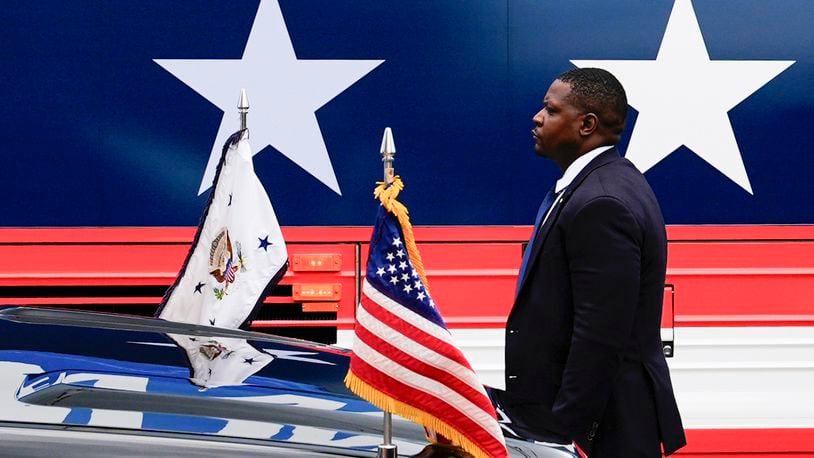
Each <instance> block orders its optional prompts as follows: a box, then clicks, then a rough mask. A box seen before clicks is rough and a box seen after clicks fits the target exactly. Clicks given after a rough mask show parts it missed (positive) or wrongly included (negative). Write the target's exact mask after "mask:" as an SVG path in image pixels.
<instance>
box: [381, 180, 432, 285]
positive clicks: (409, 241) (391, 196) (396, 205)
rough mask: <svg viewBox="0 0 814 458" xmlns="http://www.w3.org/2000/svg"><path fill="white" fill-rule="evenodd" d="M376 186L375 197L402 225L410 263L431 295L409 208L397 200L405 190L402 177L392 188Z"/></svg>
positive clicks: (382, 184)
mask: <svg viewBox="0 0 814 458" xmlns="http://www.w3.org/2000/svg"><path fill="white" fill-rule="evenodd" d="M376 184H377V185H378V186H376V189H374V190H373V196H374V197H376V198H377V199H379V202H381V204H382V206H383V207H384V209H385V210H387V211H388V212H390V213H392V214H393V215H394V216H395V217H396V219H398V221H399V225H401V231H402V233H404V246H405V248H407V254H408V255H409V256H410V262H412V264H413V267H414V268H415V270H416V272H418V276H419V277H420V278H421V282H422V283H423V284H424V289H425V290H426V291H427V294H429V292H430V287H429V282H427V276H426V275H424V262H423V261H422V260H421V253H419V252H418V247H417V246H416V244H415V236H414V235H413V226H412V225H411V224H410V216H409V214H408V212H407V207H405V206H404V204H402V203H401V202H399V201H398V200H397V199H396V198H397V197H398V196H399V193H400V192H401V190H402V189H404V183H403V182H402V181H401V177H400V176H398V175H396V176H395V177H394V178H393V183H392V184H390V186H387V184H386V183H385V182H384V181H379V182H377V183H376Z"/></svg>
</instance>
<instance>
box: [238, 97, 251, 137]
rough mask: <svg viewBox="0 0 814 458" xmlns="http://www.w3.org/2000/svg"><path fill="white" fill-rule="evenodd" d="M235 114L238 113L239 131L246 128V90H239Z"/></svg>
mask: <svg viewBox="0 0 814 458" xmlns="http://www.w3.org/2000/svg"><path fill="white" fill-rule="evenodd" d="M237 112H238V113H240V130H243V129H245V128H246V127H248V125H247V124H246V115H248V114H249V97H247V96H246V89H245V88H242V89H240V99H238V101H237Z"/></svg>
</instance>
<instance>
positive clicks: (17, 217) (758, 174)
mask: <svg viewBox="0 0 814 458" xmlns="http://www.w3.org/2000/svg"><path fill="white" fill-rule="evenodd" d="M257 4H258V3H257V1H256V0H254V1H199V0H196V1H172V2H167V1H164V0H161V1H138V2H134V1H124V0H120V1H71V2H65V1H61V0H60V1H56V0H54V1H35V2H32V1H6V2H3V6H2V10H0V19H2V24H3V26H2V27H0V63H2V64H1V65H0V100H2V103H0V154H2V159H3V162H2V163H3V166H2V167H0V183H2V186H3V194H4V199H3V200H2V202H3V203H2V206H1V207H0V208H1V209H2V211H0V225H2V226H130V225H138V226H142V225H147V226H154V225H155V226H159V225H180V226H189V225H194V224H196V223H197V221H198V218H199V215H200V212H201V210H202V208H203V205H204V203H205V198H206V196H205V195H202V196H197V195H196V194H197V189H198V185H199V183H200V179H201V176H202V174H203V170H204V167H205V165H206V162H207V159H208V156H209V152H210V150H211V148H212V142H213V141H214V137H215V134H216V133H217V129H218V126H219V124H220V120H221V117H222V113H221V111H220V110H219V109H218V108H216V107H215V106H214V105H212V104H211V103H209V102H208V101H207V100H206V99H204V98H203V97H201V96H200V95H198V94H197V93H195V92H194V91H193V90H192V89H190V88H188V87H187V86H186V85H185V84H184V83H182V82H181V81H180V80H178V79H176V78H175V77H174V76H173V75H171V74H170V73H168V72H167V71H165V70H164V69H162V68H161V67H160V66H158V65H157V64H155V63H154V62H153V59H156V58H161V59H237V58H240V56H241V55H242V52H243V48H244V46H245V43H246V39H247V37H248V35H249V31H250V30H251V26H252V21H253V19H254V15H255V11H256V9H257ZM280 4H281V7H282V11H283V15H284V17H285V20H286V23H287V25H288V31H289V34H290V36H291V40H292V42H293V45H294V49H295V50H296V53H297V55H298V57H299V58H301V59H384V60H385V61H386V62H385V63H384V64H382V65H381V66H379V67H378V68H376V69H375V70H373V71H372V72H371V73H370V74H368V75H367V76H366V77H364V78H362V79H361V80H360V81H359V82H358V83H356V84H355V85H353V86H351V87H350V88H349V89H348V90H346V91H345V92H343V93H342V94H340V95H339V96H338V97H336V98H335V99H334V100H332V101H331V102H329V103H328V104H327V105H325V106H324V107H322V108H321V109H320V110H318V111H317V118H318V120H319V122H320V127H321V130H322V133H323V135H324V138H325V143H326V145H327V147H328V152H329V154H330V155H331V159H332V163H333V165H334V169H335V172H336V175H337V178H338V180H339V184H340V186H341V188H342V191H343V195H342V196H338V195H336V194H334V193H333V192H332V191H331V190H329V189H328V188H327V187H326V186H324V185H322V184H321V183H320V182H319V181H317V180H316V179H314V178H313V177H311V176H310V175H308V174H307V173H306V172H304V171H303V170H302V169H300V168H299V167H297V166H296V165H294V164H293V163H292V162H291V161H289V160H288V159H287V158H285V157H284V156H282V155H281V154H280V153H278V152H277V151H274V150H273V149H272V148H270V147H269V148H267V149H265V150H264V151H263V152H262V153H260V154H258V155H257V156H255V166H256V169H257V173H258V175H259V176H260V178H261V180H262V181H263V182H264V184H265V186H266V189H267V191H268V192H269V195H270V196H271V199H272V202H273V203H274V206H275V209H276V211H277V214H278V217H279V219H280V222H281V224H283V225H287V226H295V225H348V224H350V225H370V224H372V223H373V219H374V215H375V206H376V204H375V202H374V200H373V198H372V190H373V186H374V183H375V181H376V180H379V179H381V178H380V177H381V161H380V157H379V153H378V148H379V143H380V141H381V135H382V130H383V128H384V127H385V126H391V127H393V130H394V134H395V141H396V146H397V148H398V154H397V156H396V170H397V173H399V174H400V175H401V176H402V177H403V179H404V181H405V183H406V189H405V192H404V193H403V194H402V197H403V200H404V201H405V203H406V204H407V205H408V207H409V208H410V210H411V214H412V218H413V222H414V223H415V224H478V225H480V224H484V225H485V224H532V222H533V220H534V215H535V213H536V209H537V205H538V204H539V201H540V200H541V199H542V196H543V194H544V193H545V190H546V189H547V188H548V187H549V186H550V185H551V183H552V182H553V181H554V180H555V179H556V178H557V177H558V176H559V170H557V169H556V167H555V166H554V165H553V164H552V163H550V162H548V161H546V160H544V159H540V158H537V157H535V156H534V154H533V150H532V144H531V138H530V135H529V129H530V128H531V121H530V118H531V116H532V115H533V114H534V113H535V112H536V111H537V110H538V108H539V104H540V100H541V98H542V96H543V94H544V93H545V90H546V88H547V87H548V84H549V83H550V82H551V80H552V79H553V78H554V77H555V76H556V75H557V74H559V73H561V72H562V71H565V70H567V69H569V68H571V65H570V64H569V60H570V59H654V58H655V56H656V53H657V52H658V48H659V45H660V43H661V38H662V36H663V34H664V30H665V26H666V24H667V19H668V17H669V14H670V11H671V8H672V4H673V2H672V1H671V0H661V1H654V0H638V1H632V0H630V1H624V2H622V1H618V2H607V1H604V0H595V1H587V0H584V1H580V2H574V1H572V0H563V1H542V0H539V1H531V0H528V1H521V0H470V1H452V0H443V1H438V0H413V1H409V2H406V1H389V0H375V1H374V0H369V1H368V0H366V1H361V0H359V1H336V0H281V2H280ZM693 4H694V7H695V11H696V14H697V16H698V20H699V23H700V26H701V31H702V33H703V35H704V39H705V42H706V45H707V48H708V51H709V54H710V57H711V58H712V59H722V60H738V59H743V60H761V59H766V60H796V61H797V62H796V63H795V64H794V65H792V66H791V67H790V68H789V69H787V70H786V71H784V72H783V73H781V74H780V75H779V76H778V77H777V78H775V79H774V80H772V81H771V82H769V83H768V84H767V85H766V86H764V87H763V88H762V89H760V90H758V91H757V92H756V93H755V94H753V95H752V96H751V97H749V98H747V99H746V100H745V101H744V102H742V103H741V104H740V105H739V106H737V107H735V108H734V109H733V110H732V111H730V113H729V115H730V119H731V120H732V124H733V128H734V131H735V135H736V138H737V141H738V145H739V146H740V150H741V153H742V156H743V160H744V163H745V165H746V170H747V172H748V174H749V178H750V180H751V183H752V186H753V189H754V193H755V194H754V196H752V195H750V194H748V193H746V192H745V191H743V190H742V189H741V188H740V187H739V186H738V185H736V184H734V183H733V182H732V181H730V180H729V179H728V178H726V177H724V176H723V175H721V174H720V173H719V172H718V171H717V170H715V169H714V168H712V167H711V166H709V165H707V164H706V163H705V162H704V161H703V160H701V159H700V158H698V157H697V156H695V155H694V154H693V153H691V152H690V151H689V150H687V149H686V148H681V149H680V150H679V151H677V152H675V153H673V154H672V155H670V156H669V157H668V158H667V159H666V160H664V161H663V162H661V163H660V164H658V165H656V166H655V167H654V168H653V169H651V170H650V171H648V172H647V174H646V176H647V178H648V180H649V181H650V182H651V184H652V186H653V188H654V189H655V191H656V193H657V195H658V197H659V199H660V201H661V204H662V207H663V210H664V214H665V217H666V220H667V222H668V223H672V224H678V223H681V224H705V223H814V210H812V207H814V203H812V201H814V192H813V191H814V179H812V178H814V177H812V173H811V171H810V166H811V164H812V161H813V160H812V153H811V152H810V149H811V145H812V144H814V139H812V135H813V134H814V116H812V110H811V108H810V107H812V105H813V103H812V102H814V100H812V99H814V94H813V92H814V91H812V86H811V81H814V66H812V64H814V27H812V26H811V24H814V3H812V2H811V1H810V0H783V1H771V2H768V1H762V0H755V1H751V0H749V1H746V0H716V1H700V0H696V1H695V2H694V3H693ZM238 91H239V88H236V89H235V100H236V101H237V95H238ZM249 97H250V98H251V94H249ZM229 115H230V116H234V117H235V119H236V114H234V113H229ZM635 117H636V113H635V110H632V111H631V116H630V122H629V127H628V131H627V133H626V134H625V137H624V140H623V144H622V146H623V148H624V147H625V146H626V144H627V140H628V138H629V136H630V130H631V127H632V125H633V123H634V122H635ZM236 127H237V126H236ZM249 127H250V128H251V127H252V126H251V114H250V125H249Z"/></svg>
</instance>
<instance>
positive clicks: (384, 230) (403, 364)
mask: <svg viewBox="0 0 814 458" xmlns="http://www.w3.org/2000/svg"><path fill="white" fill-rule="evenodd" d="M397 180H398V178H397ZM392 186H396V187H395V188H394V189H388V190H385V188H384V186H383V185H380V187H379V188H378V189H377V195H378V196H379V197H380V199H381V200H382V206H381V207H380V209H379V213H378V216H377V219H376V225H375V227H374V230H373V236H372V238H371V241H370V254H369V256H368V261H367V271H366V275H365V280H364V282H363V290H362V299H361V304H360V306H359V307H358V308H357V311H356V326H355V334H356V336H355V337H356V338H355V340H354V344H353V356H352V358H351V364H350V370H349V371H348V375H347V377H346V380H345V382H346V384H347V385H348V387H349V388H350V389H351V390H352V391H354V392H355V393H356V394H358V395H359V396H361V397H362V398H365V399H367V400H368V401H370V402H371V403H373V404H374V405H376V406H378V407H379V408H382V409H384V410H386V411H389V412H392V413H395V414H398V415H401V416H403V417H405V418H408V419H410V420H413V421H415V422H417V423H420V424H422V425H424V426H425V427H427V428H430V429H432V430H435V431H437V432H438V433H440V434H442V435H444V436H445V437H447V438H449V439H451V440H452V441H453V442H454V443H455V444H457V445H460V446H461V447H462V448H464V449H465V450H467V451H468V452H469V453H471V454H473V455H474V456H476V457H505V456H507V452H506V446H505V443H504V439H503V434H502V433H501V430H500V427H499V425H498V423H497V420H496V419H495V410H494V407H493V406H492V404H491V402H490V401H489V398H488V397H487V395H486V392H485V391H484V389H483V385H482V384H481V383H480V382H479V381H478V378H477V376H476V375H475V372H474V371H473V370H472V368H471V366H470V365H469V363H468V362H467V360H466V358H465V357H464V355H463V353H462V352H461V351H460V349H458V347H457V346H456V345H455V343H454V342H453V341H452V336H451V335H450V333H449V331H448V330H447V327H446V324H445V323H444V320H443V318H441V315H440V314H439V312H438V309H437V308H436V306H435V303H434V302H433V300H432V297H431V296H430V293H429V291H428V290H427V280H426V277H425V275H424V269H423V265H422V262H421V258H420V255H419V253H418V250H417V248H416V247H415V241H414V239H413V236H412V228H411V227H410V223H409V219H408V218H407V209H406V208H404V206H403V205H401V204H400V203H399V202H398V201H396V200H395V196H396V195H397V194H398V190H400V189H401V186H402V185H401V182H400V180H398V181H396V182H395V183H394V185H392ZM392 186H391V187H392ZM388 191H390V192H388ZM393 191H395V192H393ZM386 196H389V198H388V197H386Z"/></svg>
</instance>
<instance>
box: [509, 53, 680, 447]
mask: <svg viewBox="0 0 814 458" xmlns="http://www.w3.org/2000/svg"><path fill="white" fill-rule="evenodd" d="M626 114H627V99H626V96H625V92H624V89H623V88H622V85H621V84H620V83H619V81H618V80H617V79H616V78H615V77H614V76H613V75H611V74H610V73H608V72H607V71H604V70H601V69H591V68H585V69H575V70H571V71H568V72H566V73H563V74H562V75H560V76H559V77H558V78H557V79H556V80H555V81H554V83H553V84H552V85H551V87H550V88H549V89H548V92H547V93H546V95H545V99H544V101H543V108H542V110H540V112H539V113H537V114H536V115H535V116H534V118H533V121H534V125H535V127H534V129H533V130H532V134H533V137H534V140H535V146H534V148H535V151H536V153H537V154H538V155H540V156H543V157H547V158H549V159H551V160H553V161H554V162H555V163H556V164H557V165H558V166H559V167H560V168H561V169H562V170H563V177H562V178H561V179H560V180H559V181H558V182H557V185H556V186H555V188H554V189H553V192H549V195H548V196H547V198H546V199H545V200H544V202H543V205H542V206H541V208H540V212H539V215H538V218H537V225H536V226H535V233H534V235H533V236H532V239H531V241H530V242H529V245H528V247H527V248H526V253H525V255H524V262H523V266H522V267H521V272H520V278H519V279H518V288H517V297H516V299H515V302H514V306H513V307H512V311H511V313H510V315H509V318H508V321H507V323H506V393H505V398H504V399H502V402H503V405H504V407H505V408H506V409H507V410H508V413H509V414H510V416H511V417H512V420H513V425H512V426H513V428H515V429H516V430H518V431H519V432H520V433H521V434H523V435H526V436H528V437H531V438H533V439H537V440H540V441H548V442H560V443H562V442H567V443H570V442H574V443H576V444H577V445H578V446H579V447H580V448H581V449H582V450H583V451H584V452H585V453H587V454H588V456H590V457H591V458H603V457H620V458H632V457H660V456H661V453H662V445H663V451H664V453H665V454H668V455H669V454H671V453H673V452H674V451H675V450H676V449H678V448H680V447H682V446H683V445H684V444H685V443H686V441H685V438H684V430H683V428H682V424H681V417H680V416H679V412H678V408H677V406H676V401H675V397H674V395H673V389H672V384H671V381H670V374H669V371H668V368H667V363H666V361H665V359H664V354H663V351H662V344H661V336H660V326H661V312H662V299H663V294H664V278H665V271H666V264H667V238H666V233H665V229H664V220H663V218H662V215H661V210H660V209H659V205H658V202H657V201H656V197H655V196H654V194H653V191H652V190H651V189H650V186H649V185H648V184H647V182H646V181H645V178H644V176H643V175H642V174H641V173H640V172H639V171H638V170H637V169H636V167H635V166H634V165H633V164H632V163H631V162H630V161H628V160H627V159H624V158H622V157H621V156H620V155H619V153H618V151H617V150H616V148H615V147H614V146H613V145H615V144H616V143H617V142H618V141H619V136H620V134H621V133H622V131H623V130H624V126H625V117H626Z"/></svg>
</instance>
